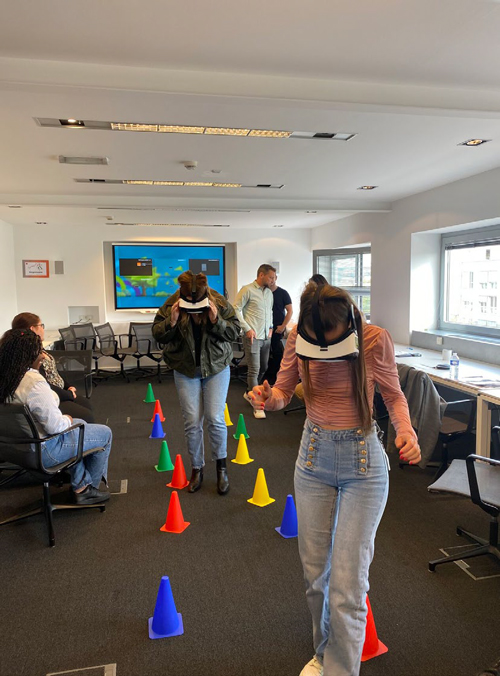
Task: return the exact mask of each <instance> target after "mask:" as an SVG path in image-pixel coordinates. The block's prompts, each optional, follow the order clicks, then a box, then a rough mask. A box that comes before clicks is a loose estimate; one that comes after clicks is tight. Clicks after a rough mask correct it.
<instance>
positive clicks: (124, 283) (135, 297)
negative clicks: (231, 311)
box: [113, 243, 225, 310]
mask: <svg viewBox="0 0 500 676" xmlns="http://www.w3.org/2000/svg"><path fill="white" fill-rule="evenodd" d="M224 253H225V252H224V246H223V245H222V244H212V245H201V244H160V243H158V244H113V269H114V283H115V309H116V310H155V309H157V308H159V307H161V306H162V305H163V303H164V302H165V300H166V299H167V298H168V297H169V296H171V295H172V294H173V293H175V291H177V289H178V288H179V285H178V281H177V278H178V277H179V275H180V274H181V272H184V271H185V270H191V271H192V272H194V273H198V272H204V273H205V274H206V276H207V279H208V285H209V287H210V288H212V289H214V290H215V291H218V292H219V293H220V294H222V295H224V290H225V256H224Z"/></svg>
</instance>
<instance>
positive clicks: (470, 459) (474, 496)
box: [465, 453, 500, 517]
mask: <svg viewBox="0 0 500 676" xmlns="http://www.w3.org/2000/svg"><path fill="white" fill-rule="evenodd" d="M476 460H477V461H479V462H486V463H488V464H489V465H496V466H497V467H500V460H495V459H494V458H486V457H485V456H483V455H476V454H475V453H471V454H470V455H468V456H467V458H466V459H465V462H466V467H467V477H468V479H469V488H470V497H471V500H472V502H473V503H474V504H475V505H479V507H481V509H484V511H485V512H487V513H488V514H490V515H491V516H494V517H496V516H498V514H499V513H500V509H499V508H498V507H495V505H490V504H489V503H487V502H484V501H483V500H482V499H481V494H480V493H479V486H478V483H477V475H476V469H475V467H474V464H475V462H476ZM498 471H500V470H498Z"/></svg>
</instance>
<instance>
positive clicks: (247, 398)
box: [243, 392, 252, 406]
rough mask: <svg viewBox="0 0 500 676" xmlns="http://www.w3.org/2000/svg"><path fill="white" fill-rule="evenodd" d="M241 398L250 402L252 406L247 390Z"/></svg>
mask: <svg viewBox="0 0 500 676" xmlns="http://www.w3.org/2000/svg"><path fill="white" fill-rule="evenodd" d="M243 399H246V400H247V401H248V403H249V404H250V406H252V400H251V399H250V397H249V395H248V392H245V393H244V395H243Z"/></svg>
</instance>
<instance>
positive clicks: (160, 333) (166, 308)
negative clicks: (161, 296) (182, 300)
mask: <svg viewBox="0 0 500 676" xmlns="http://www.w3.org/2000/svg"><path fill="white" fill-rule="evenodd" d="M178 300H179V292H178V291H176V292H175V293H174V295H173V296H170V298H169V299H168V300H166V301H165V303H164V304H163V305H162V306H161V308H160V309H159V310H158V312H157V313H156V317H155V318H154V322H153V329H152V333H153V336H154V338H155V339H156V340H157V341H158V342H159V343H168V342H169V341H170V340H172V338H173V337H174V335H175V334H176V332H177V331H178V329H177V326H176V325H177V322H176V321H173V320H172V306H173V305H174V304H175V303H176V302H177V301H178ZM172 323H173V325H172Z"/></svg>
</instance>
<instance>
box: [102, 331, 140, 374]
mask: <svg viewBox="0 0 500 676" xmlns="http://www.w3.org/2000/svg"><path fill="white" fill-rule="evenodd" d="M95 331H96V334H97V337H98V339H99V346H98V348H97V349H98V351H99V353H100V354H101V355H102V356H103V357H111V358H112V359H115V360H116V361H117V362H119V364H120V370H119V371H118V373H117V374H116V375H120V376H122V378H124V379H125V380H126V381H127V383H129V382H130V379H129V378H128V376H127V374H126V372H125V368H124V366H123V362H124V361H125V359H126V358H127V357H128V356H130V357H133V356H134V354H135V351H136V348H135V346H134V345H132V344H131V343H132V339H131V336H130V335H129V334H128V333H122V334H115V332H114V331H113V328H112V326H111V324H110V323H109V322H106V324H101V325H100V326H96V327H95ZM124 343H125V344H124Z"/></svg>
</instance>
